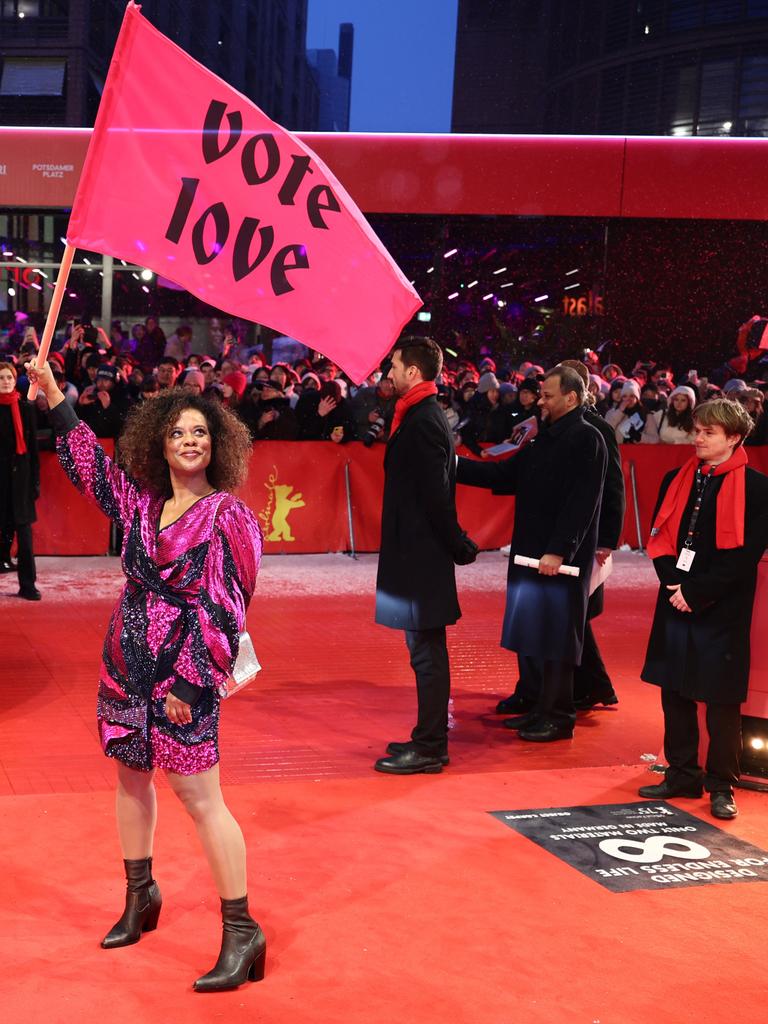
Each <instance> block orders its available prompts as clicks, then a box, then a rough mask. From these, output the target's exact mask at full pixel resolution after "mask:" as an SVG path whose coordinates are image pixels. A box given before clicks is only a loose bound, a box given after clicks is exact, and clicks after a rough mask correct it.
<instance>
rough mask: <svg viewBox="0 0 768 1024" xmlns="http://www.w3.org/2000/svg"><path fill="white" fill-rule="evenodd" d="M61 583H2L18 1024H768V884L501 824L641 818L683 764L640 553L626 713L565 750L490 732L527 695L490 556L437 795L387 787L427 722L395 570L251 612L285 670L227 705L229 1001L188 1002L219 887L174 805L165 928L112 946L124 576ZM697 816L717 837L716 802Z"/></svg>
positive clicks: (208, 949)
mask: <svg viewBox="0 0 768 1024" xmlns="http://www.w3.org/2000/svg"><path fill="white" fill-rule="evenodd" d="M297 561H299V564H300V565H301V562H305V564H306V566H307V568H306V571H305V570H303V569H301V568H299V570H298V571H297V570H296V569H295V568H294V566H295V563H296V562H297ZM40 569H41V576H40V580H39V585H40V588H41V590H43V593H44V600H43V601H42V602H41V603H40V604H39V605H30V604H27V603H26V602H21V601H17V600H15V599H13V598H11V597H10V596H8V595H10V594H11V593H12V592H13V589H14V588H13V586H12V584H11V581H8V580H7V578H3V579H2V580H0V623H1V624H2V625H0V631H1V633H0V639H1V642H2V651H3V666H4V668H3V684H2V720H1V721H0V769H1V770H0V794H2V795H0V814H2V815H3V821H4V827H3V828H2V830H0V853H1V855H2V863H3V866H4V870H3V874H2V882H0V886H1V887H2V892H1V893H0V900H1V901H2V902H1V905H2V907H3V915H2V916H3V927H2V932H1V933H0V951H1V954H2V962H3V963H4V965H5V968H6V969H5V972H4V973H5V983H4V985H3V995H2V1004H1V1005H2V1011H1V1013H2V1020H3V1021H4V1022H7V1024H22V1022H23V1024H37V1022H43V1021H45V1022H51V1024H56V1022H62V1024H63V1022H67V1024H68V1022H71V1021H75V1020H77V1021H85V1022H88V1024H89V1022H91V1021H94V1022H95V1021H97V1020H98V1021H103V1020H109V1021H110V1022H114V1024H124V1022H125V1024H128V1022H130V1024H136V1022H137V1021H141V1022H142V1024H143V1022H151V1024H154V1022H161V1021H162V1022H165V1021H175V1020H186V1021H191V1022H196V1021H206V1022H207V1021H216V1020H219V1019H221V1020H225V1021H229V1020H237V1019H243V1020H256V1021H260V1022H261V1021H263V1022H269V1024H272V1022H275V1024H277V1022H280V1024H282V1022H288V1021H290V1022H291V1024H303V1022H310V1021H311V1022H318V1024H320V1022H323V1024H326V1022H328V1024H330V1022H334V1024H336V1022H338V1024H353V1022H354V1024H385V1022H386V1024H389V1022H390V1021H401V1022H404V1024H410V1022H414V1024H415V1022H419V1024H438V1022H440V1024H443V1022H448V1021H450V1022H467V1024H475V1022H477V1024H482V1022H488V1021H490V1022H494V1024H496V1022H498V1024H507V1022H510V1024H511V1022H515V1024H529V1022H530V1024H533V1022H536V1024H539V1022H540V1024H551V1022H568V1024H570V1022H574V1024H575V1022H584V1024H594V1022H600V1024H648V1022H650V1021H653V1022H654V1024H688V1022H690V1024H694V1022H696V1024H699V1022H701V1024H709V1022H712V1024H720V1022H723V1024H724V1022H725V1021H729V1020H730V1019H731V1018H732V1017H733V1014H734V1012H735V1008H736V1005H738V1012H739V1014H740V1015H744V1016H745V1017H746V1018H747V1019H756V1020H760V1019H762V1013H763V1012H764V1010H763V1003H764V1001H765V1000H764V995H763V988H764V986H763V985H762V982H761V981H760V978H761V973H760V968H761V966H762V955H761V951H760V947H759V945H758V942H757V941H756V940H757V937H758V935H759V934H760V931H759V922H760V920H761V914H760V908H761V907H762V903H763V901H764V899H765V896H766V891H765V888H766V884H765V883H754V884H741V885H707V886H700V887H691V888H680V889H674V890H671V889H670V890H664V891H662V892H633V893H625V894H613V893H610V892H608V891H607V890H605V889H603V888H602V887H600V886H599V885H597V884H595V883H594V882H593V881H592V880H590V879H589V878H586V877H585V876H583V875H581V874H580V873H579V872H577V871H576V870H574V869H573V868H571V867H569V866H568V865H567V864H565V863H563V862H561V861H560V860H559V859H557V858H556V857H554V856H552V855H550V854H548V853H546V852H545V851H543V850H541V849H539V848H538V847H537V846H536V845H534V844H533V843H532V842H530V841H528V840H526V839H525V838H523V837H522V836H519V835H517V834H515V833H514V832H513V831H512V830H510V829H508V828H506V827H505V826H504V825H502V824H501V823H500V822H499V821H497V820H495V819H494V818H492V817H490V816H489V815H488V814H487V812H488V811H490V810H499V809H518V808H526V807H547V806H554V807H557V806H570V805H575V804H603V803H619V802H622V801H627V800H632V799H633V798H634V796H635V792H636V788H637V785H638V784H641V783H642V782H646V781H649V780H652V778H653V777H652V776H650V775H649V774H648V772H647V769H646V766H645V765H644V764H643V763H642V761H641V755H642V754H644V753H649V752H651V753H656V752H657V751H658V749H659V747H660V745H661V722H660V715H659V712H658V694H657V693H656V691H655V690H654V689H653V688H651V687H647V686H645V685H644V684H642V683H640V682H638V678H637V673H638V670H639V666H640V662H641V659H642V654H643V650H644V644H645V640H646V636H647V629H648V625H649V618H650V608H651V605H652V600H653V587H652V582H651V581H650V577H649V576H648V573H647V567H646V566H645V564H644V563H643V562H642V561H641V560H640V559H638V558H636V557H635V556H628V557H627V561H626V566H625V567H623V568H622V571H620V572H618V573H617V576H616V578H615V580H614V581H612V583H611V584H610V586H611V590H610V597H609V600H608V611H607V612H606V614H605V616H603V618H602V619H601V620H600V621H599V625H598V634H599V638H600V641H601V645H602V648H603V653H604V656H605V659H606V662H607V664H608V665H609V668H610V669H611V671H612V673H613V675H614V681H615V684H616V688H617V690H618V691H619V694H620V698H621V703H620V704H619V706H618V708H617V709H610V710H601V711H597V712H593V713H591V714H589V715H585V716H581V717H580V722H579V725H578V728H577V733H576V738H575V739H574V741H573V742H561V743H557V744H551V745H533V744H531V745H525V744H523V743H522V742H521V741H520V740H518V739H516V738H515V737H514V736H512V735H510V734H509V733H508V731H507V730H504V729H503V728H502V727H501V725H500V722H499V719H497V717H496V716H495V715H492V714H490V713H489V712H490V711H491V710H492V707H493V704H494V703H495V700H496V699H497V698H498V696H499V695H500V694H501V695H506V694H507V693H508V692H509V691H510V689H511V686H512V684H513V683H514V676H515V673H514V658H513V657H512V656H511V655H509V654H508V653H507V652H504V651H501V650H500V649H499V648H498V633H499V623H500V613H501V601H502V598H501V588H500V586H499V583H500V581H501V579H502V578H503V574H504V571H505V563H504V562H503V561H502V559H501V558H499V557H498V556H494V555H489V556H484V559H483V564H482V565H480V566H479V567H478V568H477V570H476V571H474V573H473V574H472V573H470V574H464V575H463V576H462V579H463V581H464V584H465V586H464V588H463V592H462V605H463V608H464V614H465V617H464V619H463V620H462V622H461V623H460V624H459V626H457V627H456V629H455V630H453V631H452V639H453V643H452V665H453V672H454V695H455V714H456V719H457V728H456V729H455V731H454V733H453V735H452V745H451V767H450V768H448V769H446V771H445V772H444V773H443V774H442V775H441V776H433V777H415V778H393V777H389V776H382V775H378V774H376V773H374V772H373V771H372V770H371V763H372V761H373V759H374V758H375V757H377V756H379V755H380V754H381V753H382V752H383V748H384V746H385V744H386V742H387V741H388V740H390V739H396V738H397V739H403V738H406V736H407V733H408V729H409V726H410V724H411V723H410V719H411V713H412V709H413V703H414V693H413V685H412V682H411V678H410V674H409V669H408V665H407V654H406V651H405V646H404V644H403V642H402V640H401V638H400V637H399V636H398V635H397V634H394V633H392V632H390V631H388V630H383V629H379V628H377V627H375V626H374V625H373V624H372V623H371V612H372V597H371V573H372V562H371V561H370V560H369V561H365V560H364V561H363V562H362V563H357V564H355V563H351V562H349V560H340V559H339V558H328V559H325V560H324V559H314V558H311V557H310V556H307V559H306V560H301V561H300V560H298V559H279V558H275V559H271V560H269V561H268V562H266V563H265V567H264V571H263V577H262V580H261V584H260V589H259V592H258V597H257V598H256V600H255V601H254V604H253V606H252V610H251V614H250V615H249V626H250V629H251V632H252V634H253V635H254V638H255V641H256V646H257V650H258V652H259V656H260V658H261V659H262V661H263V663H264V665H265V671H264V673H263V675H262V677H261V678H260V682H259V683H258V684H257V685H256V686H255V687H254V688H252V689H251V690H250V691H246V692H245V693H243V694H241V695H240V696H239V697H237V698H235V699H234V700H233V701H232V703H231V705H229V706H227V707H225V709H224V725H223V730H222V750H223V762H222V767H223V775H224V779H225V783H226V785H227V797H228V800H229V803H230V805H231V806H232V808H233V810H234V812H235V813H236V815H237V816H238V817H239V820H240V821H241V823H242V825H243V829H244V831H245V834H246V838H247V841H248V849H249V879H250V881H249V890H250V895H251V903H252V909H253V910H254V912H255V914H256V916H258V917H259V919H260V920H261V922H262V924H263V926H264V928H265V931H266V934H267V939H268V943H269V946H268V953H267V977H266V979H265V981H264V982H261V983H259V984H256V985H248V986H246V987H244V988H241V989H240V990H238V991H236V992H233V993H225V994H219V995H211V996H202V995H197V994H195V993H193V992H192V991H191V987H190V986H191V982H192V980H193V979H194V978H195V977H196V976H197V975H198V974H200V973H202V972H203V971H205V970H206V969H208V968H209V967H210V966H211V965H212V963H213V960H214V959H215V955H216V952H217V949H218V939H219V921H218V914H217V900H216V895H215V892H214V890H213V886H212V883H211V881H210V878H209V875H208V872H207V868H206V866H205V863H204V861H203V859H202V855H201V854H200V852H199V849H198V846H197V841H196V838H195V836H194V833H193V830H192V828H191V826H190V824H189V822H188V820H187V818H186V816H185V814H184V812H183V811H182V810H181V809H180V807H179V806H178V804H177V803H176V801H175V799H174V798H173V796H172V794H171V793H170V791H169V790H168V789H167V787H165V786H162V787H161V792H160V825H159V829H158V836H157V844H156V851H155V853H156V874H157V877H158V880H159V882H160V885H161V887H162V890H163V896H164V900H165V902H164V908H163V912H162V915H161V918H160V925H159V928H158V930H157V931H156V932H154V933H151V934H149V935H146V936H145V937H144V938H143V939H142V941H141V942H140V943H139V944H138V945H136V946H132V947H128V948H126V949H122V950H112V951H104V950H101V949H100V948H99V945H98V940H99V939H100V938H101V936H102V935H103V934H104V932H105V931H106V930H107V929H108V928H109V926H110V925H111V924H112V923H113V919H114V918H116V916H118V913H119V907H120V905H121V900H122V889H123V884H122V881H121V878H120V868H121V865H120V855H119V852H118V847H117V841H116V836H115V828H114V821H113V797H112V793H111V785H112V769H113V766H112V764H111V763H110V762H108V761H106V760H105V759H104V758H103V757H102V756H101V754H100V752H99V750H98V747H97V744H96V738H95V736H96V733H95V726H94V722H93V707H94V682H93V680H94V676H95V671H96V665H97V661H98V651H99V647H100V643H101V638H102V635H103V630H104V627H105V624H106V619H107V617H108V614H109V611H110V608H111V603H112V598H111V596H110V593H109V592H110V586H111V587H112V590H114V584H113V583H111V578H112V577H113V576H114V570H115V563H114V562H107V561H106V560H97V559H93V560H71V561H70V562H69V563H66V562H63V561H62V560H53V559H52V560H41V565H40ZM493 580H495V581H496V586H495V587H492V586H491V582H492V581H493ZM356 591H357V592H356ZM738 802H739V806H740V810H741V815H740V817H739V818H738V819H737V820H736V821H735V822H733V823H729V824H727V825H725V826H724V827H725V828H726V830H728V831H730V832H733V833H734V834H735V835H738V836H740V837H741V838H743V839H745V840H747V841H749V842H752V843H754V844H755V845H757V846H760V847H762V848H764V849H768V814H767V813H766V803H765V797H763V796H761V795H759V794H753V793H746V792H745V793H739V795H738ZM681 806H684V807H685V808H686V809H688V810H691V811H692V812H693V813H696V814H700V815H701V816H702V817H703V818H705V819H707V820H710V819H709V817H708V814H707V813H706V812H707V807H706V803H705V801H703V800H702V801H681ZM726 993H727V994H726Z"/></svg>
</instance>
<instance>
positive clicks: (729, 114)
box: [696, 60, 736, 135]
mask: <svg viewBox="0 0 768 1024" xmlns="http://www.w3.org/2000/svg"><path fill="white" fill-rule="evenodd" d="M735 87H736V62H735V61H734V60H717V61H709V62H707V63H706V64H703V65H702V68H701V100H700V104H699V120H698V125H697V129H696V134H697V135H728V134H729V133H730V131H731V128H732V127H733V117H734V109H733V108H734V96H735Z"/></svg>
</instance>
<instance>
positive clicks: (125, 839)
mask: <svg viewBox="0 0 768 1024" xmlns="http://www.w3.org/2000/svg"><path fill="white" fill-rule="evenodd" d="M154 777H155V773H154V771H151V772H140V771H137V770H136V769H135V768H129V767H128V766H127V765H124V764H123V763H122V762H120V761H118V762H117V798H116V809H117V831H118V835H119V836H120V846H121V847H122V851H123V857H124V858H125V860H142V859H143V858H145V857H151V856H152V842H153V839H154V835H155V824H156V822H157V794H156V792H155V781H154Z"/></svg>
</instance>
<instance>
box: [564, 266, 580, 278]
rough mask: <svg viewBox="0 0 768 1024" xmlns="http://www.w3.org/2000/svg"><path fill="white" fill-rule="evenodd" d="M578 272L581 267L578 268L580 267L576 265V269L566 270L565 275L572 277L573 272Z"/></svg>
mask: <svg viewBox="0 0 768 1024" xmlns="http://www.w3.org/2000/svg"><path fill="white" fill-rule="evenodd" d="M578 272H579V268H578V267H576V269H575V270H566V272H565V276H566V277H570V276H571V274H578Z"/></svg>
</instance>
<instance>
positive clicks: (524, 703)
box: [496, 693, 533, 715]
mask: <svg viewBox="0 0 768 1024" xmlns="http://www.w3.org/2000/svg"><path fill="white" fill-rule="evenodd" d="M529 711H533V701H532V700H526V698H525V697H519V696H518V695H517V694H516V693H513V694H512V696H511V697H507V698H506V699H505V700H500V701H499V703H498V704H497V705H496V714H497V715H524V714H527V712H529Z"/></svg>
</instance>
